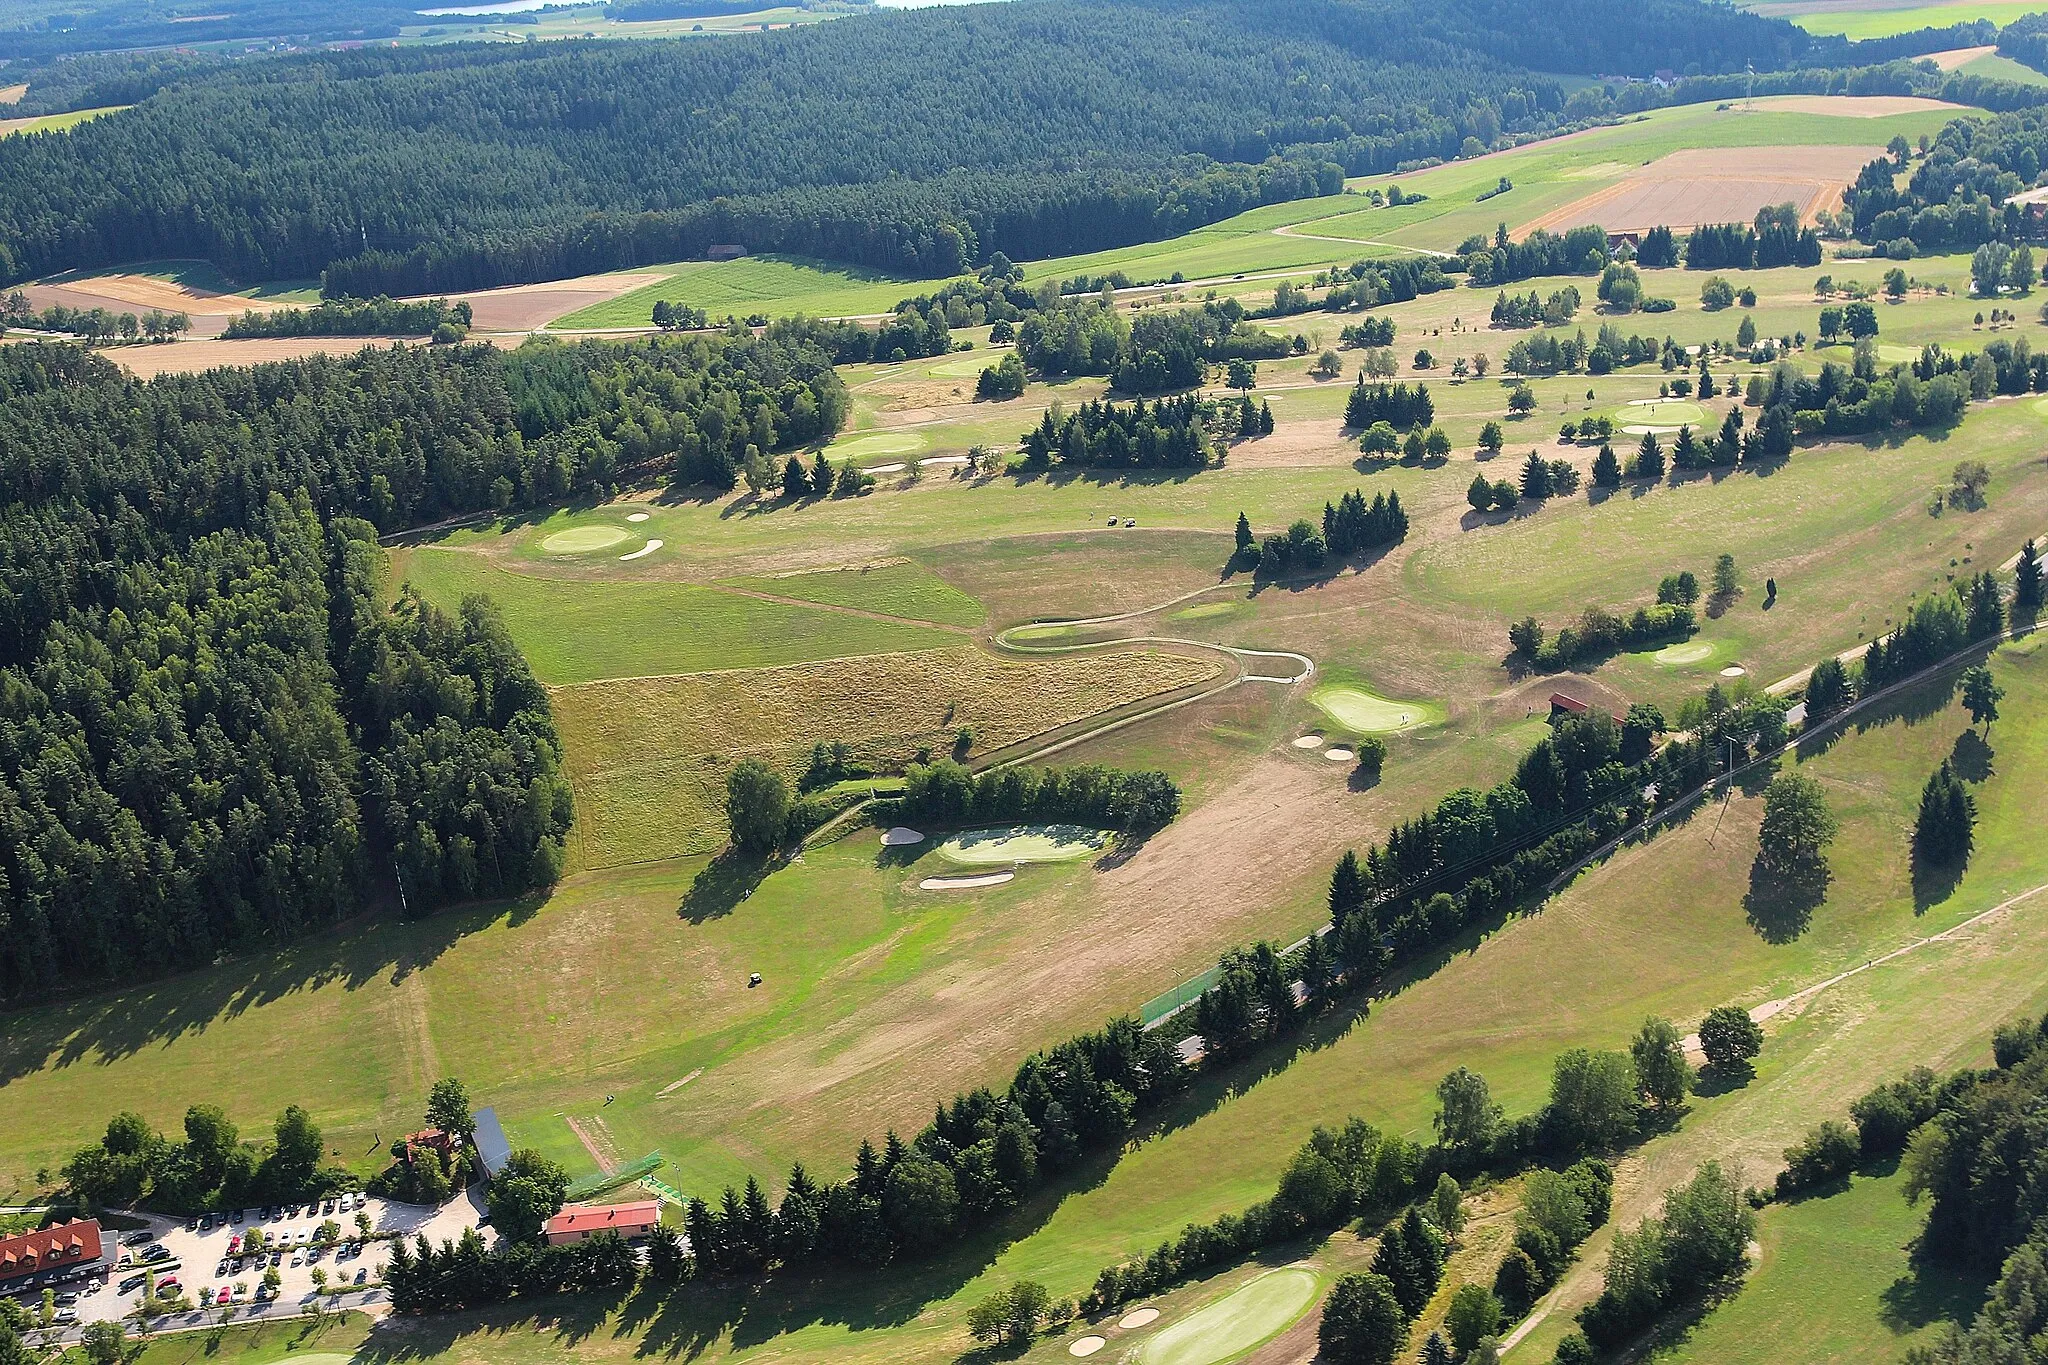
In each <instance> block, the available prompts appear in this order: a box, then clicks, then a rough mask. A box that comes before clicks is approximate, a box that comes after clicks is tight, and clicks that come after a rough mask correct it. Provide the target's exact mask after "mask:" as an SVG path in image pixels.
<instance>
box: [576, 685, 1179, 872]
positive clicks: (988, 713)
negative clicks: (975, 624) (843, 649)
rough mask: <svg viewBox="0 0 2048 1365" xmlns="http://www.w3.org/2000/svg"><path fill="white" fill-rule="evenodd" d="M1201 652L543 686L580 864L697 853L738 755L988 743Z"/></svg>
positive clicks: (788, 763)
mask: <svg viewBox="0 0 2048 1365" xmlns="http://www.w3.org/2000/svg"><path fill="white" fill-rule="evenodd" d="M1216 667H1217V666H1216V665H1215V663H1213V662H1212V661H1209V660H1204V659H1191V658H1186V657H1183V656H1180V655H1174V654H1162V653H1151V652H1145V653H1140V652H1135V651H1133V652H1129V653H1106V654H1094V655H1086V656H1075V657H1072V658H1054V659H1033V660H1028V661H1012V660H1008V659H1000V658H997V657H995V656H993V655H990V654H988V653H986V652H984V651H982V650H980V649H978V648H974V647H971V646H962V647H959V648H954V649H949V650H927V651H923V652H919V653H913V654H881V655H871V656H868V657H864V658H858V659H839V660H832V661H828V662H823V663H814V664H805V665H796V666H790V667H784V668H772V669H763V670H759V671H757V672H752V673H741V674H732V673H714V674H699V675H693V676H685V677H666V678H636V679H619V680H614V681H611V682H599V683H590V684H586V685H583V686H578V687H565V688H560V689H557V690H556V692H555V694H554V701H555V716H556V719H557V721H558V723H559V724H560V726H561V731H562V739H563V744H564V747H565V749H566V750H567V754H568V766H569V773H570V778H571V780H572V781H573V782H574V784H575V787H576V800H577V812H578V813H577V822H578V824H577V836H576V837H577V840H578V846H579V850H578V851H579V852H580V855H581V857H580V861H581V863H582V865H584V866H587V867H607V866H611V865H613V864H616V863H627V862H644V861H647V860H649V859H654V858H673V857H677V856H680V855H682V854H686V853H709V852H711V851H713V850H715V849H717V848H719V847H721V846H722V845H723V844H724V843H725V840H726V825H725V813H724V811H725V778H726V774H727V773H728V772H729V771H730V770H731V767H732V765H733V764H734V763H735V762H737V761H738V760H739V759H741V758H746V757H755V758H761V759H764V760H765V761H767V762H769V763H770V764H772V765H773V766H775V767H776V768H778V769H780V770H781V771H783V772H784V773H786V774H787V775H788V776H790V777H791V778H794V777H795V776H797V774H799V773H800V772H801V771H802V770H803V767H804V765H805V764H806V763H807V762H808V761H809V756H810V750H811V745H812V744H814V743H816V742H817V741H819V740H840V741H844V742H845V743H846V744H848V745H850V746H851V747H852V749H853V752H854V755H855V757H856V760H857V761H858V762H860V763H862V764H864V765H867V766H870V767H873V768H875V769H877V770H883V769H886V768H890V767H895V766H897V765H900V764H902V763H904V762H906V761H908V760H909V759H910V758H912V757H913V756H915V755H916V754H917V753H918V752H919V751H921V750H929V751H931V752H932V753H935V754H944V753H948V752H950V751H951V747H952V745H953V742H954V739H955V736H956V733H957V732H958V731H959V730H960V729H961V728H962V727H966V728H969V729H971V730H972V731H973V732H974V748H975V749H977V750H980V749H997V748H1001V747H1003V746H1004V745H1008V744H1014V743H1016V742H1017V741H1018V740H1021V739H1026V738H1029V737H1030V736H1032V735H1035V734H1040V733H1043V732H1044V731H1047V730H1051V729H1056V728H1057V727H1059V726H1061V725H1065V724H1067V723H1069V722H1071V721H1075V720H1079V719H1081V718H1083V717H1085V716H1089V715H1093V714H1095V713H1097V712H1100V711H1106V710H1111V709H1114V708H1116V707H1119V706H1124V705H1127V704H1129V703H1131V702H1134V701H1137V700H1139V699H1141V698H1144V697H1148V696H1152V695H1154V694H1155V693H1159V692H1167V691H1172V690H1173V689H1175V688H1178V687H1182V686H1185V685H1187V684H1189V683H1193V682H1198V681H1200V680H1202V679H1204V678H1208V677H1212V676H1214V674H1215V672H1216Z"/></svg>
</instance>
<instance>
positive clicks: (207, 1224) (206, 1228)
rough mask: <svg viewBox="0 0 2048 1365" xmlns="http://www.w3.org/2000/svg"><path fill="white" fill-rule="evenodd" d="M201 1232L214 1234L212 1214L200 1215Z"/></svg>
mask: <svg viewBox="0 0 2048 1365" xmlns="http://www.w3.org/2000/svg"><path fill="white" fill-rule="evenodd" d="M199 1230H200V1231H201V1232H212V1231H213V1215H212V1214H210V1213H202V1214H200V1215H199Z"/></svg>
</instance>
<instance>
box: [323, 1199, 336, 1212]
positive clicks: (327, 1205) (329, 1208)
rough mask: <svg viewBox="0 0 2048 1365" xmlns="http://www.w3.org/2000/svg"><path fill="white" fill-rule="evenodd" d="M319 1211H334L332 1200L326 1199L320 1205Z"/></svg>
mask: <svg viewBox="0 0 2048 1365" xmlns="http://www.w3.org/2000/svg"><path fill="white" fill-rule="evenodd" d="M320 1212H322V1213H333V1212H334V1201H333V1200H332V1199H330V1200H328V1201H327V1202H326V1203H325V1204H322V1205H321V1206H320Z"/></svg>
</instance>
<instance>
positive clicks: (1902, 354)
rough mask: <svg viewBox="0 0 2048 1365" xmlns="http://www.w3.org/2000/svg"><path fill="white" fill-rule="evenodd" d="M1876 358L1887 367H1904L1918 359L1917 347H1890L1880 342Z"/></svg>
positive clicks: (1918, 351) (1918, 350) (1918, 349)
mask: <svg viewBox="0 0 2048 1365" xmlns="http://www.w3.org/2000/svg"><path fill="white" fill-rule="evenodd" d="M1877 358H1878V359H1879V360H1882V361H1883V362H1884V363H1885V364H1887V365H1904V364H1907V363H1909V362H1911V361H1915V360H1918V359H1919V358H1920V348H1919V347H1918V346H1891V345H1886V344H1884V343H1882V342H1880V343H1879V344H1878V347H1877Z"/></svg>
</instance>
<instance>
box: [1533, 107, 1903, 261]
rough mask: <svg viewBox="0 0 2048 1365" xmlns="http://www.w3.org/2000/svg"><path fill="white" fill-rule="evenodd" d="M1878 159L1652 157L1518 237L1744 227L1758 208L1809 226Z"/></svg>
mask: <svg viewBox="0 0 2048 1365" xmlns="http://www.w3.org/2000/svg"><path fill="white" fill-rule="evenodd" d="M1815 98H1816V99H1817V100H1819V101H1820V102H1822V103H1827V104H1834V103H1840V102H1841V101H1835V100H1828V99H1826V98H1824V97H1818V96H1817V97H1815ZM1883 154H1884V149H1883V148H1881V147H1745V148H1742V149H1741V150H1739V151H1724V150H1721V149H1718V148H1691V149H1688V150H1686V151H1681V152H1673V153H1672V154H1671V155H1669V156H1664V157H1659V158H1658V159H1657V160H1655V161H1652V162H1651V163H1650V164H1649V165H1647V166H1643V167H1641V168H1639V169H1638V170H1636V171H1634V172H1633V173H1631V174H1630V175H1628V176H1627V177H1625V178H1623V179H1621V180H1619V181H1616V182H1615V183H1614V184H1612V185H1609V186H1607V187H1606V188H1605V189H1601V190H1595V191H1594V192H1593V193H1592V194H1589V195H1586V196H1585V197H1584V198H1582V199H1576V200H1573V201H1572V202H1571V203H1569V204H1566V205H1565V206H1564V207H1563V208H1559V209H1554V210H1552V211H1551V212H1549V213H1546V214H1544V215H1543V216H1542V217H1541V218H1537V219H1535V220H1533V221H1531V222H1528V223H1524V224H1523V225H1522V226H1521V228H1520V229H1519V231H1518V233H1517V235H1518V236H1527V235H1528V234H1529V233H1531V232H1533V231H1535V230H1536V229H1537V228H1546V229H1548V230H1550V231H1552V232H1563V231H1564V230H1565V229H1567V228H1574V227H1580V226H1583V225H1585V224H1588V223H1597V224H1599V225H1600V226H1601V227H1604V228H1606V229H1607V230H1608V231H1609V232H1640V231H1645V230H1647V229H1649V228H1653V227H1657V226H1659V225H1663V226H1666V227H1671V228H1677V229H1681V230H1683V229H1687V228H1695V227H1699V226H1700V225H1701V224H1703V223H1737V222H1748V221H1749V220H1750V219H1752V218H1754V217H1756V212H1757V210H1758V209H1761V208H1765V207H1768V206H1769V205H1772V204H1784V203H1791V204H1793V205H1795V206H1797V208H1798V210H1799V216H1800V219H1801V220H1802V221H1811V220H1812V218H1813V215H1814V214H1815V213H1816V212H1818V211H1819V210H1821V209H1824V208H1831V207H1834V206H1835V205H1836V204H1837V203H1838V202H1839V200H1840V197H1841V192H1842V187H1843V186H1844V185H1846V184H1848V183H1849V182H1850V181H1851V180H1853V179H1855V178H1856V172H1857V171H1858V170H1860V169H1862V167H1863V166H1864V165H1865V164H1866V163H1868V162H1869V161H1871V160H1872V159H1874V158H1876V157H1878V156H1882V155H1883Z"/></svg>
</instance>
